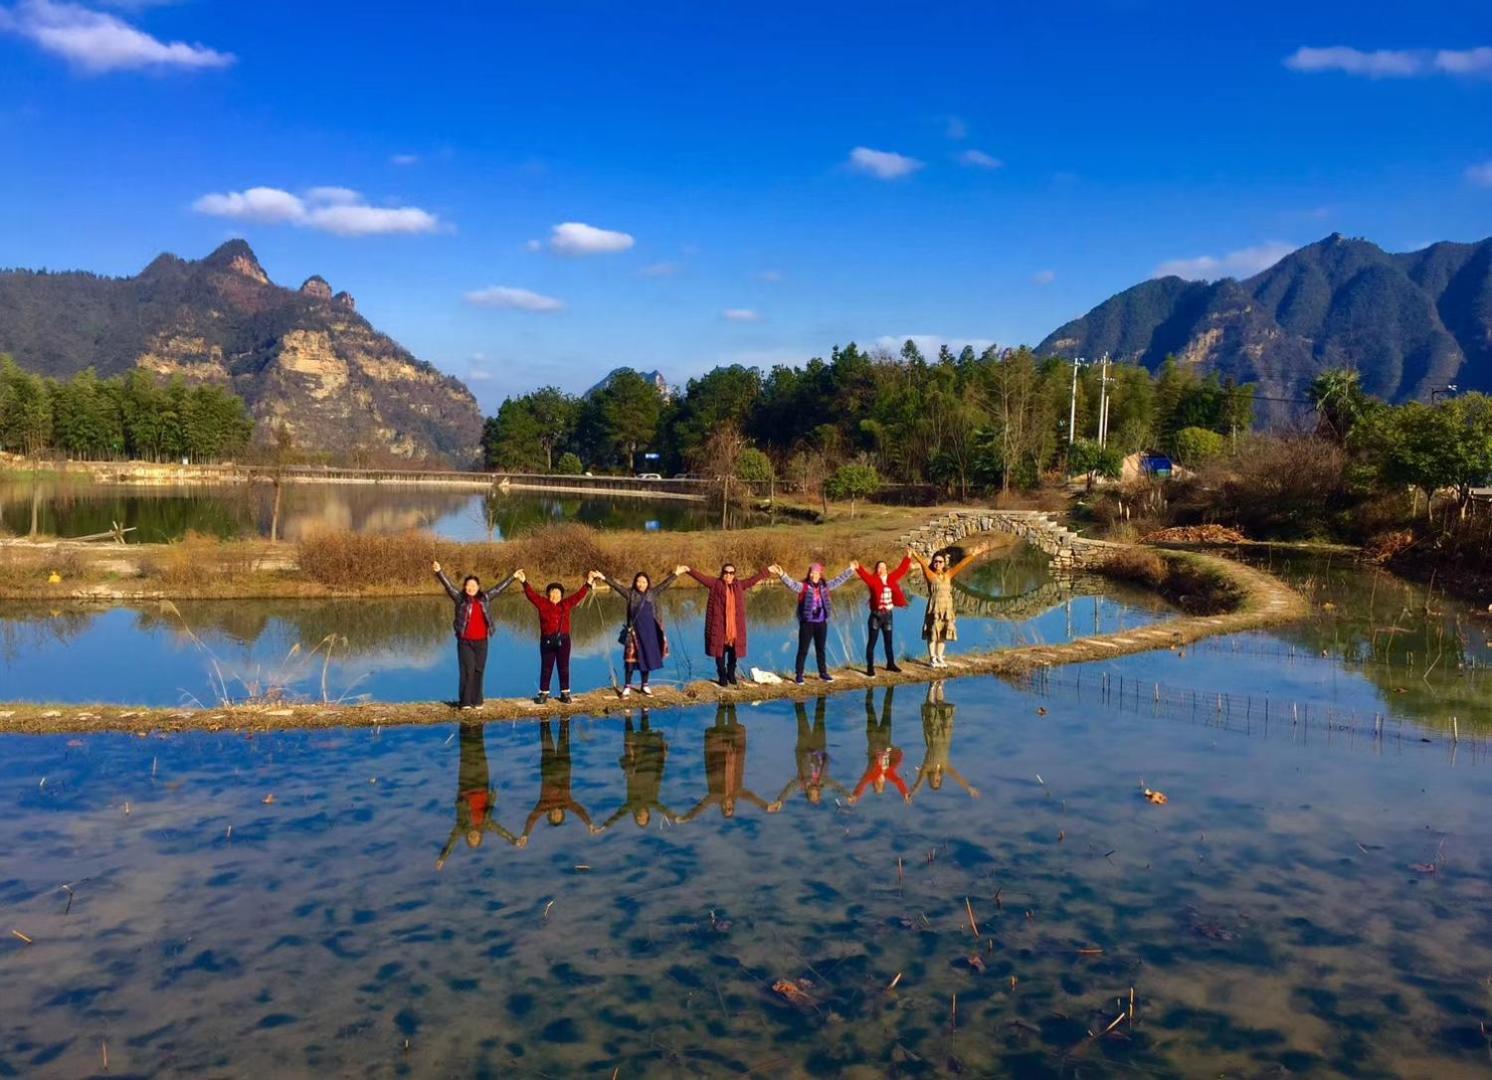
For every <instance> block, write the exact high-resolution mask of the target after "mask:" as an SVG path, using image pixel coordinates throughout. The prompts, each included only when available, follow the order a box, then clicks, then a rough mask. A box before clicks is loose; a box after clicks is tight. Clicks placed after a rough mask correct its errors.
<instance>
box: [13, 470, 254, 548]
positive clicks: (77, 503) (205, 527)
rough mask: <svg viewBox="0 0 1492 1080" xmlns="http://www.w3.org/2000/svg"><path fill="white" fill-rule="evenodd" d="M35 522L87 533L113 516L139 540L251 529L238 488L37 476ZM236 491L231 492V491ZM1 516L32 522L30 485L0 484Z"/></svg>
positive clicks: (18, 524) (20, 525)
mask: <svg viewBox="0 0 1492 1080" xmlns="http://www.w3.org/2000/svg"><path fill="white" fill-rule="evenodd" d="M41 494H42V502H41V507H40V513H39V526H38V527H39V528H40V530H41V531H42V532H43V533H47V534H49V535H52V536H63V537H67V536H90V535H92V534H94V533H101V532H107V531H108V530H109V529H110V528H111V527H112V526H113V523H114V522H116V521H118V522H122V523H123V524H125V525H126V526H133V527H134V528H135V530H136V531H135V533H134V534H133V535H132V537H131V539H132V540H136V541H138V542H140V543H159V542H162V541H166V540H176V539H179V538H180V537H182V536H184V535H186V533H187V531H188V530H191V531H194V532H199V533H203V534H205V535H208V536H217V537H222V538H224V539H231V538H234V537H240V536H245V535H252V534H253V533H254V531H255V526H254V515H253V513H252V510H251V507H250V505H249V504H248V503H247V502H246V501H244V500H243V499H242V498H241V496H242V494H243V492H242V491H241V490H240V489H238V488H226V489H225V488H134V487H111V486H108V485H98V484H91V483H77V482H72V481H68V480H60V481H57V480H51V481H42V484H41ZM235 495H236V496H239V497H238V498H234V497H233V496H235ZM0 522H3V524H4V525H5V527H6V528H7V529H10V530H11V531H12V532H18V533H25V532H26V531H28V530H29V528H30V524H31V485H30V484H4V485H0Z"/></svg>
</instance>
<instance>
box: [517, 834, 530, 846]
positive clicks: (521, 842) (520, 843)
mask: <svg viewBox="0 0 1492 1080" xmlns="http://www.w3.org/2000/svg"><path fill="white" fill-rule="evenodd" d="M517 846H518V847H528V837H527V836H526V835H525V836H520V837H519V838H518V844H517Z"/></svg>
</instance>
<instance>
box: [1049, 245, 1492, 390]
mask: <svg viewBox="0 0 1492 1080" xmlns="http://www.w3.org/2000/svg"><path fill="white" fill-rule="evenodd" d="M1037 351H1038V352H1039V353H1040V354H1042V355H1045V356H1056V355H1060V356H1074V355H1077V356H1088V357H1097V356H1100V355H1102V354H1103V353H1109V354H1110V355H1111V356H1113V357H1114V358H1116V359H1122V360H1127V361H1138V362H1139V363H1142V364H1144V365H1145V366H1146V367H1147V368H1150V369H1152V370H1154V369H1155V368H1157V367H1159V366H1160V365H1161V364H1162V363H1164V361H1165V359H1166V357H1167V356H1174V357H1175V358H1176V359H1177V360H1178V361H1180V362H1181V363H1183V364H1187V365H1191V366H1195V367H1196V368H1198V369H1199V370H1200V371H1201V372H1203V373H1204V374H1210V373H1212V372H1216V373H1217V374H1218V375H1219V376H1221V377H1223V378H1225V379H1226V378H1231V379H1234V380H1236V381H1237V382H1240V383H1244V382H1252V383H1257V384H1258V386H1259V392H1260V394H1261V395H1264V396H1268V397H1279V398H1304V397H1306V393H1307V390H1308V388H1309V387H1310V384H1311V381H1312V380H1313V379H1314V378H1315V377H1316V376H1317V375H1318V374H1319V373H1320V372H1322V371H1323V370H1326V369H1327V368H1334V367H1350V368H1354V369H1356V370H1357V371H1358V372H1360V373H1361V375H1362V381H1363V386H1364V388H1365V389H1366V390H1367V391H1368V392H1369V393H1372V394H1375V395H1377V396H1379V397H1382V398H1383V399H1385V400H1387V401H1391V402H1396V403H1397V402H1404V401H1411V400H1427V399H1428V398H1429V395H1430V392H1431V391H1432V390H1437V389H1440V388H1442V387H1444V386H1446V385H1447V384H1455V385H1457V386H1459V387H1460V388H1461V389H1462V390H1482V391H1492V239H1487V240H1482V241H1480V242H1478V243H1474V244H1458V243H1450V242H1444V243H1438V244H1432V245H1430V246H1429V247H1427V248H1424V249H1423V250H1421V251H1414V252H1409V253H1407V254H1398V255H1396V254H1390V253H1388V252H1386V251H1384V250H1383V249H1382V248H1380V247H1378V246H1377V245H1376V244H1372V243H1369V242H1368V241H1366V240H1358V239H1347V238H1345V237H1343V236H1341V235H1339V234H1336V233H1333V234H1332V235H1331V236H1328V237H1326V238H1325V239H1324V240H1319V241H1317V242H1316V243H1314V244H1309V245H1307V246H1305V247H1303V248H1300V249H1299V250H1297V251H1294V252H1291V253H1290V254H1289V255H1286V256H1285V257H1284V258H1283V259H1281V260H1280V261H1279V262H1277V263H1275V264H1274V265H1273V266H1271V267H1269V268H1268V269H1267V270H1264V271H1262V272H1261V273H1258V274H1255V275H1254V276H1253V277H1251V278H1248V279H1246V280H1244V281H1237V280H1234V279H1233V278H1224V279H1222V280H1220V281H1214V282H1204V281H1186V280H1183V279H1182V278H1179V277H1163V278H1157V279H1155V280H1152V281H1146V282H1144V283H1142V284H1140V285H1136V286H1134V287H1133V288H1130V289H1126V290H1125V291H1124V292H1121V293H1119V294H1117V295H1116V296H1113V297H1110V298H1109V299H1108V300H1105V301H1104V302H1103V303H1102V304H1099V305H1098V306H1097V307H1096V308H1094V309H1093V310H1092V311H1090V312H1088V313H1087V314H1086V315H1084V316H1082V317H1081V318H1079V319H1074V320H1073V321H1072V322H1069V323H1067V324H1066V325H1065V326H1062V327H1060V328H1058V329H1057V330H1056V331H1054V332H1053V333H1051V334H1050V335H1048V337H1047V338H1046V339H1045V340H1044V341H1042V342H1041V344H1040V345H1039V346H1037ZM1258 412H1259V415H1260V416H1261V418H1264V419H1269V418H1271V417H1278V418H1283V416H1285V415H1286V414H1288V413H1289V412H1290V406H1289V405H1288V404H1285V403H1270V402H1264V403H1261V408H1260V409H1259V410H1258Z"/></svg>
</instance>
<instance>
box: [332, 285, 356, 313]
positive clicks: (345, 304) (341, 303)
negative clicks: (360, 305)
mask: <svg viewBox="0 0 1492 1080" xmlns="http://www.w3.org/2000/svg"><path fill="white" fill-rule="evenodd" d="M332 303H334V304H336V305H337V306H338V307H341V308H346V309H347V310H348V311H356V310H357V301H356V300H354V299H353V298H352V294H351V293H350V292H348V291H346V290H345V289H344V290H343V291H341V292H339V293H338V294H337V295H336V296H334V297H332Z"/></svg>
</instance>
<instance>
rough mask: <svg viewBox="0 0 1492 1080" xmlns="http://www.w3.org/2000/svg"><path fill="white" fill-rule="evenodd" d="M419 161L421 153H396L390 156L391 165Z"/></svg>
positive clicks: (414, 163) (415, 163)
mask: <svg viewBox="0 0 1492 1080" xmlns="http://www.w3.org/2000/svg"><path fill="white" fill-rule="evenodd" d="M419 163H420V155H419V154H395V155H394V156H393V157H391V158H389V164H390V165H418V164H419Z"/></svg>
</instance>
